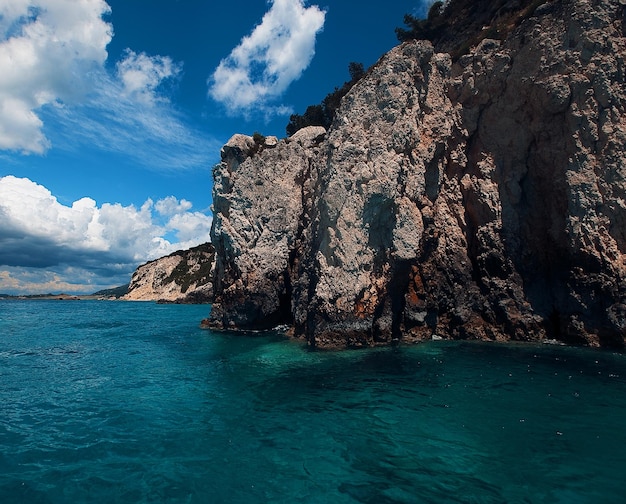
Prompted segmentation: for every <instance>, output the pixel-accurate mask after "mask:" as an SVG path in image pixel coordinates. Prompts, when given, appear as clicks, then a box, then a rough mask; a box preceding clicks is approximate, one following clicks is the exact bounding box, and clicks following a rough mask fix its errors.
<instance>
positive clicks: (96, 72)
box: [0, 0, 221, 169]
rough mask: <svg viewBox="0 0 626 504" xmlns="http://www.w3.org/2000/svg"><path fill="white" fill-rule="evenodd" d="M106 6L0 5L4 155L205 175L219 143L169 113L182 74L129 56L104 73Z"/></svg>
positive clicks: (168, 63)
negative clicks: (108, 160) (98, 159)
mask: <svg viewBox="0 0 626 504" xmlns="http://www.w3.org/2000/svg"><path fill="white" fill-rule="evenodd" d="M109 12H110V8H109V6H108V4H107V3H106V2H105V1H104V0H81V1H77V0H0V151H2V150H4V151H13V152H21V153H24V154H33V153H35V154H43V153H45V152H46V151H47V150H48V149H50V148H51V147H55V148H58V149H61V150H66V151H70V152H81V151H82V150H83V149H84V148H89V149H92V148H97V149H100V150H102V151H104V152H112V153H116V154H122V155H124V156H125V157H128V158H132V159H133V160H134V161H135V162H136V163H137V164H138V165H140V166H145V167H149V168H173V169H176V168H189V167H194V168H195V167H200V166H208V165H210V164H211V163H210V160H211V159H212V157H213V156H214V155H215V152H219V149H220V147H221V142H219V141H217V140H215V139H211V138H209V136H208V135H206V134H204V133H201V132H198V131H195V130H194V129H193V128H191V127H190V126H189V121H188V119H187V117H185V116H184V115H183V114H181V113H180V112H179V111H177V110H176V108H175V107H174V106H173V105H172V104H171V103H170V100H169V99H168V93H169V92H170V87H171V86H168V84H175V83H176V82H177V81H178V79H179V78H180V74H181V71H182V64H180V63H176V62H174V61H172V59H171V58H169V57H167V56H158V55H157V56H150V55H147V54H145V53H136V52H134V51H132V50H130V49H127V50H126V51H125V53H124V57H123V59H122V60H121V61H120V62H118V63H117V66H116V68H115V71H114V72H110V71H108V70H107V68H106V67H105V62H106V60H107V57H108V54H107V51H106V47H107V44H108V43H109V42H110V41H111V39H112V36H113V27H112V26H111V25H110V24H109V23H107V22H106V21H104V19H103V16H106V15H107V14H108V13H109Z"/></svg>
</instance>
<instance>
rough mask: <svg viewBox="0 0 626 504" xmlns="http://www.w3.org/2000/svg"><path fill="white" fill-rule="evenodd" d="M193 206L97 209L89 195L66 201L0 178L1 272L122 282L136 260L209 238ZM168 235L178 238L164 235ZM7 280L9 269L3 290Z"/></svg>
mask: <svg viewBox="0 0 626 504" xmlns="http://www.w3.org/2000/svg"><path fill="white" fill-rule="evenodd" d="M191 208H192V204H191V203H190V202H189V201H186V200H180V201H179V200H178V199H177V198H175V197H173V196H170V197H167V198H165V199H163V200H159V201H157V202H156V203H154V202H153V201H152V200H150V199H149V200H147V201H146V202H145V203H144V204H143V205H142V206H141V208H136V207H135V206H133V205H130V206H122V205H120V204H119V203H104V204H103V205H102V206H100V207H98V205H97V204H96V202H95V201H94V200H93V199H91V198H82V199H80V200H78V201H75V202H74V203H73V204H72V205H71V206H66V205H63V204H61V203H59V201H58V200H57V198H56V197H55V196H54V195H53V194H52V193H51V192H50V191H49V190H48V189H47V188H45V187H43V186H41V185H39V184H36V183H35V182H33V181H31V180H29V179H26V178H16V177H14V176H6V177H1V178H0V265H2V266H5V268H3V269H2V271H10V268H18V269H20V268H22V269H21V270H20V271H21V273H20V274H25V273H24V271H26V270H24V269H23V268H35V269H43V268H45V269H47V270H49V271H50V272H51V273H50V274H57V275H59V279H60V280H59V281H66V282H68V281H69V280H68V278H69V277H65V276H64V275H65V274H64V273H63V272H66V273H68V272H69V271H71V272H72V274H73V275H74V276H77V275H78V276H82V277H85V278H87V277H89V278H90V281H89V285H92V284H93V285H95V284H96V283H98V281H99V282H100V283H99V285H102V284H103V279H106V278H110V277H115V278H120V277H127V278H126V280H124V281H122V282H121V283H125V282H126V281H127V280H128V278H130V274H131V273H132V271H133V270H134V269H135V268H136V266H137V265H138V264H139V263H142V262H145V261H147V260H151V259H155V258H157V257H161V256H164V255H167V254H169V253H171V252H173V251H175V250H180V249H184V248H189V247H192V246H195V245H198V244H200V243H204V242H207V241H209V239H210V236H209V233H210V227H211V217H210V216H207V215H205V214H202V213H200V212H192V211H191ZM164 216H165V217H166V219H165V220H163V217H164ZM172 234H173V235H175V236H176V237H177V239H178V240H177V241H176V242H172V241H171V240H168V239H167V238H166V237H165V236H166V235H168V236H170V235H172ZM7 268H9V269H7ZM77 272H79V273H80V274H77ZM68 274H69V273H68ZM12 278H14V277H12ZM31 283H32V282H31ZM11 285H12V284H11V282H10V281H9V279H8V277H7V275H6V274H5V275H4V277H2V276H0V292H2V291H3V289H7V288H10V287H11ZM108 285H110V284H108ZM46 289H47V287H46V288H43V291H46ZM31 290H32V289H31ZM38 292H39V290H38Z"/></svg>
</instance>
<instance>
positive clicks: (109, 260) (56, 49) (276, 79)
mask: <svg viewBox="0 0 626 504" xmlns="http://www.w3.org/2000/svg"><path fill="white" fill-rule="evenodd" d="M428 3H430V2H429V1H428V0H386V1H385V2H379V1H367V0H365V1H360V2H349V1H346V0H323V1H321V2H315V1H304V0H271V1H266V0H245V1H231V2H217V1H209V0H106V1H105V0H81V1H80V2H78V1H77V0H0V293H10V294H18V293H46V292H55V293H56V292H67V293H89V292H94V291H96V290H99V289H101V288H107V287H112V286H117V285H121V284H124V283H126V282H128V281H129V279H130V275H131V274H132V272H133V271H134V269H135V268H136V267H137V265H138V264H141V263H143V262H145V261H147V260H150V259H154V258H157V257H160V256H163V255H166V254H168V253H170V252H173V251H175V250H179V249H181V248H188V247H190V246H194V245H197V244H199V243H202V242H205V241H208V239H209V230H210V225H211V211H210V205H211V189H212V181H211V167H212V166H213V165H214V164H215V163H217V162H218V161H219V150H220V147H221V146H222V145H223V144H224V143H225V142H226V141H227V140H228V138H230V136H232V135H233V134H234V133H247V134H252V133H254V132H255V131H258V132H261V133H263V134H265V135H276V136H278V137H284V136H285V126H286V125H287V123H288V120H289V115H290V114H291V113H294V112H297V113H302V112H304V110H305V109H306V107H307V106H308V105H311V104H315V103H319V102H320V101H321V100H322V98H324V96H326V94H328V93H329V92H330V91H332V90H333V89H334V87H335V86H340V85H341V84H342V83H343V82H344V81H346V80H348V79H349V75H348V70H347V69H348V63H350V62H351V61H356V62H361V63H363V64H364V65H365V67H366V68H367V67H368V66H370V65H372V64H373V63H375V62H376V60H377V59H378V58H379V57H380V56H381V55H382V54H383V53H384V52H386V51H388V50H389V49H391V48H392V47H393V46H394V45H396V43H397V40H396V37H395V33H394V28H395V27H397V26H402V19H403V16H404V14H405V13H413V14H422V13H423V12H424V10H425V9H426V4H428Z"/></svg>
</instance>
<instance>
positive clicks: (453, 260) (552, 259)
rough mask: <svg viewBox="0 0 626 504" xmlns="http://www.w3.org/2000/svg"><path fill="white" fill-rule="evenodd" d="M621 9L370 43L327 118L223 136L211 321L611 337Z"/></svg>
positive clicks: (623, 113) (616, 332)
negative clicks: (376, 56) (458, 47)
mask: <svg viewBox="0 0 626 504" xmlns="http://www.w3.org/2000/svg"><path fill="white" fill-rule="evenodd" d="M625 10H626V7H625V6H624V5H623V1H622V0H596V1H594V0H569V1H567V0H563V1H558V0H555V1H553V2H550V3H546V4H544V5H542V6H541V7H540V8H538V9H537V10H536V11H535V14H534V15H532V16H530V17H528V18H527V19H524V20H523V21H522V22H521V23H520V24H519V26H518V27H516V28H514V29H512V30H511V32H510V33H509V35H508V37H507V38H506V39H505V40H504V41H496V40H491V39H484V40H483V41H482V42H481V43H480V45H479V46H478V47H475V48H473V49H472V50H471V51H470V53H469V54H467V55H465V56H462V57H460V58H459V59H458V60H456V61H454V62H453V61H452V59H451V57H450V55H449V54H447V53H437V52H435V51H434V49H433V46H432V44H431V43H429V42H425V41H413V42H407V43H404V44H402V45H400V46H398V47H396V48H395V49H393V50H392V51H391V52H389V53H388V54H386V55H385V56H383V57H382V58H381V60H380V61H379V62H378V63H377V64H376V65H375V66H374V67H373V68H372V69H371V70H370V71H369V72H368V73H367V74H366V76H365V77H364V78H363V79H362V80H361V81H360V82H359V83H358V84H357V85H356V86H354V88H353V89H352V90H351V91H350V93H349V94H348V95H346V97H345V98H344V100H343V102H342V105H341V107H340V109H339V111H338V114H337V116H336V118H335V121H334V123H333V125H332V126H331V128H330V130H329V131H328V132H325V131H324V130H323V129H320V128H314V127H310V128H305V129H303V130H300V131H299V132H297V133H296V134H295V135H293V136H292V137H290V138H288V139H285V140H281V141H279V142H278V143H277V144H276V145H272V146H271V147H270V146H257V145H255V144H254V141H253V140H252V138H251V137H246V136H242V135H235V136H234V137H233V138H232V139H231V140H230V141H229V142H228V143H227V145H226V146H225V147H224V148H223V150H222V162H221V164H220V165H218V166H217V167H216V169H215V171H214V178H215V185H214V196H213V198H214V221H213V229H212V241H213V243H214V245H215V248H216V253H217V255H216V268H215V288H216V300H215V304H214V305H213V310H212V313H211V318H210V324H211V325H212V326H213V327H220V328H239V329H250V328H264V327H270V326H272V325H275V324H279V323H288V324H291V325H292V326H293V328H294V332H295V334H296V335H297V336H303V337H306V338H307V340H308V341H309V343H310V344H311V345H314V346H320V347H345V346H365V345H377V344H388V343H390V342H393V341H396V340H401V339H402V340H408V341H415V340H423V339H431V338H432V337H433V335H436V336H440V337H443V338H468V339H489V340H509V339H513V340H542V339H558V340H561V341H564V342H567V343H573V344H591V345H602V346H612V347H622V346H623V345H624V338H625V336H626V263H625V260H626V255H625V254H626V85H625V82H626V76H625V74H624V72H625V71H626V70H625V69H626V38H625V36H626V17H625V16H626V14H625Z"/></svg>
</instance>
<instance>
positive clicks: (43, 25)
mask: <svg viewBox="0 0 626 504" xmlns="http://www.w3.org/2000/svg"><path fill="white" fill-rule="evenodd" d="M109 11H110V8H109V6H108V5H107V3H106V2H105V1H103V0H82V1H81V2H76V1H74V0H11V1H8V2H7V1H5V2H2V6H0V34H1V35H2V38H1V39H0V69H2V72H0V149H7V150H15V151H23V152H29V153H40V154H41V153H43V152H45V151H46V150H47V149H48V147H49V141H48V139H47V138H46V137H45V135H44V134H43V132H42V127H43V122H42V120H41V119H40V117H39V116H38V114H37V110H38V109H40V108H41V107H43V106H45V105H48V104H52V103H55V102H63V101H71V100H72V99H74V98H75V97H76V96H77V94H80V93H81V92H84V90H85V82H84V81H83V79H87V78H88V76H89V75H90V73H91V72H92V71H93V69H94V68H97V67H101V66H102V65H103V64H104V62H105V61H106V59H107V51H106V46H107V44H108V43H109V42H110V41H111V37H112V28H111V25H110V24H109V23H107V22H105V21H104V20H103V16H104V15H105V14H107V13H108V12H109Z"/></svg>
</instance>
